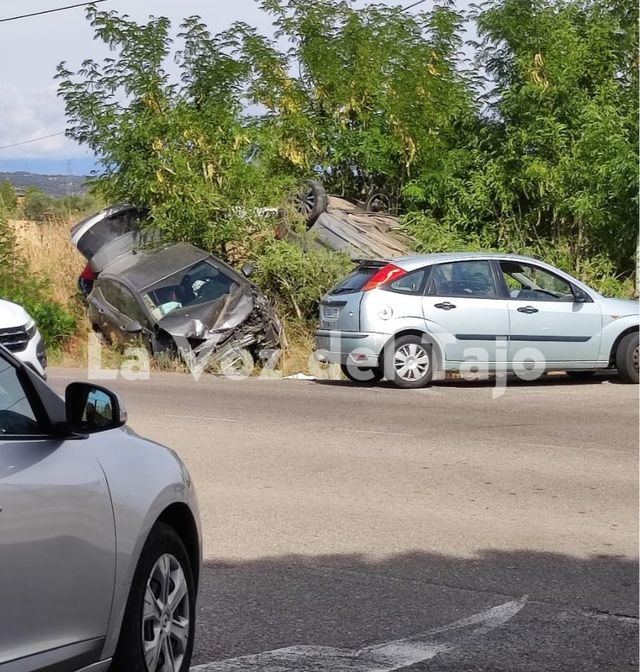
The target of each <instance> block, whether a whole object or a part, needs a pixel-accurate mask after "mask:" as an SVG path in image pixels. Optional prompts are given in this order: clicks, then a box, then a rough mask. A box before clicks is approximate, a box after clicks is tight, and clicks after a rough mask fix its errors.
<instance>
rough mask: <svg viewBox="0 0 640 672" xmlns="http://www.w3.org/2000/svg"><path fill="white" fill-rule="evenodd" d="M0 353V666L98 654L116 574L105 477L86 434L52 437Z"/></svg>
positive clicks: (29, 392) (31, 666)
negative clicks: (66, 437) (18, 660)
mask: <svg viewBox="0 0 640 672" xmlns="http://www.w3.org/2000/svg"><path fill="white" fill-rule="evenodd" d="M39 408H40V406H39V403H38V399H37V397H36V396H35V392H34V390H33V388H30V384H29V380H28V377H27V376H26V374H25V373H24V371H21V370H20V369H19V368H17V367H15V366H14V365H13V364H12V363H11V362H10V361H9V359H8V358H5V357H4V355H3V354H2V353H1V352H0V605H1V607H2V608H1V609H0V670H2V672H4V671H5V670H7V672H9V670H15V669H17V668H16V667H15V664H16V663H15V661H16V660H17V659H20V667H19V669H20V670H21V671H24V672H30V671H31V670H39V669H45V663H46V665H52V667H51V668H49V667H46V669H58V667H57V666H56V665H57V664H58V663H60V661H63V660H67V659H73V660H74V661H75V663H76V664H75V666H73V667H71V666H69V663H68V661H67V665H66V666H65V667H64V668H63V667H60V669H65V670H66V669H76V667H82V666H84V665H88V664H91V663H92V662H94V661H95V660H97V659H98V657H99V655H100V652H101V650H102V642H103V638H104V637H105V635H106V632H107V624H108V619H109V614H110V609H111V600H112V596H113V590H114V579H115V530H114V522H113V511H112V507H111V500H110V496H109V491H108V488H107V483H106V481H105V477H104V474H103V472H102V469H101V467H100V465H99V464H98V462H97V460H96V458H95V457H94V455H93V454H92V452H91V450H90V449H89V447H88V446H87V442H86V440H83V439H77V440H74V439H69V440H61V439H57V438H53V437H52V436H51V435H50V432H49V427H47V424H46V420H45V418H44V416H43V415H40V413H39V411H38V409H39Z"/></svg>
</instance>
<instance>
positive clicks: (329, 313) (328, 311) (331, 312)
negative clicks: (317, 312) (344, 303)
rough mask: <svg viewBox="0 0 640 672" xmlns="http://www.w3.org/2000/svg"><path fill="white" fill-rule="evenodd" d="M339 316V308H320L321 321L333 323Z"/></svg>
mask: <svg viewBox="0 0 640 672" xmlns="http://www.w3.org/2000/svg"><path fill="white" fill-rule="evenodd" d="M339 316H340V308H335V307H333V306H322V319H323V320H327V322H335V321H336V320H337V319H338V317H339Z"/></svg>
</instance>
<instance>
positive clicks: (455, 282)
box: [422, 259, 509, 362]
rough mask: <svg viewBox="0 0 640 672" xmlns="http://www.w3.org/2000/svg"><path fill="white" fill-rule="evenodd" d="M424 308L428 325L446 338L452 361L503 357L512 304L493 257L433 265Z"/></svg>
mask: <svg viewBox="0 0 640 672" xmlns="http://www.w3.org/2000/svg"><path fill="white" fill-rule="evenodd" d="M422 308H423V313H424V319H425V320H426V322H427V328H428V329H429V330H430V331H431V332H433V333H434V335H435V336H436V338H438V340H439V341H440V342H441V344H442V346H443V349H444V352H445V358H446V359H447V360H448V361H453V362H461V361H464V360H465V359H469V360H479V361H486V362H496V361H502V360H504V356H505V354H504V351H505V350H506V344H507V338H508V334H509V309H508V307H507V301H506V300H505V299H504V297H503V296H502V295H501V293H500V291H499V289H498V283H497V278H496V276H495V273H494V269H493V267H492V264H491V263H490V262H489V261H488V260H486V259H464V260H460V261H452V262H448V263H443V264H435V265H434V266H432V269H431V274H430V277H429V281H428V283H427V287H426V293H425V296H424V297H423V302H422ZM500 344H502V356H501V354H500V352H498V349H497V348H498V347H500Z"/></svg>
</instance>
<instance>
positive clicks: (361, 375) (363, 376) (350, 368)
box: [340, 364, 384, 384]
mask: <svg viewBox="0 0 640 672" xmlns="http://www.w3.org/2000/svg"><path fill="white" fill-rule="evenodd" d="M340 370H341V371H342V373H344V375H345V376H346V377H347V378H348V379H349V380H351V381H352V382H354V383H361V384H362V383H378V382H380V381H381V380H382V377H383V375H384V372H383V370H382V367H381V366H356V365H355V364H349V365H347V364H341V365H340Z"/></svg>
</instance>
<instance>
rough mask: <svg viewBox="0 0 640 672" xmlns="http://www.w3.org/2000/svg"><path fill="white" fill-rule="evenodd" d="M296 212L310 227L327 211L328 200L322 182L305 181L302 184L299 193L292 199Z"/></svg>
mask: <svg viewBox="0 0 640 672" xmlns="http://www.w3.org/2000/svg"><path fill="white" fill-rule="evenodd" d="M294 203H295V207H296V210H297V211H298V212H299V213H300V214H301V215H302V216H303V217H304V218H305V220H306V222H307V225H308V226H311V225H312V224H313V223H314V222H315V221H316V219H318V217H320V215H321V214H322V213H323V212H324V211H325V210H326V209H327V206H328V205H329V198H328V196H327V192H326V190H325V188H324V185H323V184H322V182H319V181H318V180H307V181H306V182H304V183H303V184H302V187H301V188H300V191H299V192H298V193H297V194H296V196H295V198H294Z"/></svg>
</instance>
